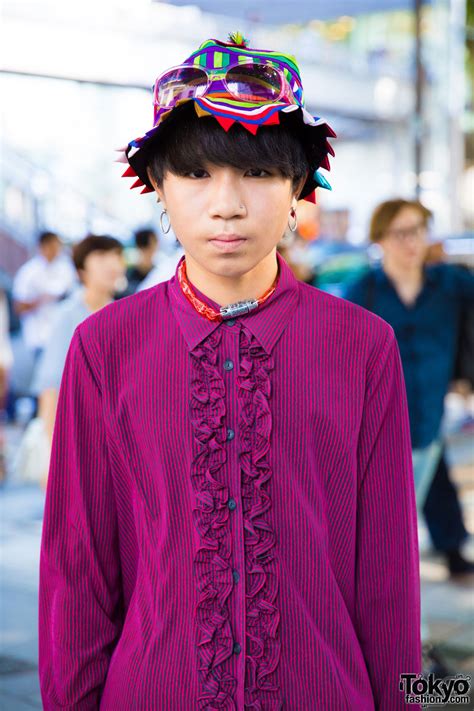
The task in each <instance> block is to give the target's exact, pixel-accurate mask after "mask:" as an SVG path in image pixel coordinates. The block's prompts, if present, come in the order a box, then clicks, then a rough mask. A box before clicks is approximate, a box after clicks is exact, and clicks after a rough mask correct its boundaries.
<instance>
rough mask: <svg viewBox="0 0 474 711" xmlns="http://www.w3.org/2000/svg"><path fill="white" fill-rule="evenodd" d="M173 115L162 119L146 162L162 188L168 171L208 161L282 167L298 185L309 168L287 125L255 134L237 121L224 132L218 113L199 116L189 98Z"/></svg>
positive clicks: (236, 165)
mask: <svg viewBox="0 0 474 711" xmlns="http://www.w3.org/2000/svg"><path fill="white" fill-rule="evenodd" d="M175 113H176V115H175V116H173V117H172V118H171V117H170V119H168V120H169V124H168V121H167V120H165V121H164V123H163V126H162V130H161V131H160V133H159V136H157V140H156V142H155V144H154V146H153V148H151V150H150V154H149V159H148V165H149V167H150V170H151V172H152V174H153V177H154V178H155V180H156V182H157V183H158V185H160V186H161V184H162V182H163V178H164V176H165V174H166V173H167V172H168V171H169V172H171V173H174V174H175V175H184V174H185V173H188V172H191V171H193V170H197V169H198V168H204V167H205V165H206V163H214V164H215V165H220V166H224V165H229V166H232V167H233V168H239V169H242V170H244V169H249V168H254V169H259V168H260V169H264V170H278V171H279V172H280V173H281V175H283V176H284V177H286V178H291V180H292V181H293V184H294V185H296V184H297V183H298V182H299V180H301V178H302V177H303V176H305V175H306V173H307V172H308V170H309V164H308V160H307V157H306V153H305V150H304V148H303V146H302V144H301V142H300V140H299V139H298V138H297V136H296V135H295V134H294V133H293V132H292V131H291V130H290V129H289V128H287V127H285V126H282V125H275V126H263V127H261V128H259V129H258V131H257V134H256V135H255V136H254V135H253V134H251V133H250V132H249V131H248V130H247V129H246V128H244V127H243V126H241V125H240V124H238V123H235V124H234V125H233V126H232V127H231V128H230V129H229V131H225V130H224V129H223V128H222V127H221V126H220V125H219V124H218V122H217V121H216V119H215V118H214V117H203V118H200V117H198V116H197V114H196V111H195V110H194V106H193V105H192V103H191V102H189V103H187V104H184V105H183V106H182V107H179V108H177V109H175Z"/></svg>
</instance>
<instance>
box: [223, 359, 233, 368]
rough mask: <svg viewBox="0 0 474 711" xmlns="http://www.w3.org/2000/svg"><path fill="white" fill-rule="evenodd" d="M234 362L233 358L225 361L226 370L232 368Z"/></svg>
mask: <svg viewBox="0 0 474 711" xmlns="http://www.w3.org/2000/svg"><path fill="white" fill-rule="evenodd" d="M233 367H234V364H233V362H232V361H231V360H226V361H224V370H232V368H233Z"/></svg>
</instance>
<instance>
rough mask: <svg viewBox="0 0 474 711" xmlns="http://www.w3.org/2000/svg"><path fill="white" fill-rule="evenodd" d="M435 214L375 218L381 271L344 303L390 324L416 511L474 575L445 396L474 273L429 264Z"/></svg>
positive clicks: (459, 569) (453, 561)
mask: <svg viewBox="0 0 474 711" xmlns="http://www.w3.org/2000/svg"><path fill="white" fill-rule="evenodd" d="M431 217H432V214H431V211H430V210H428V209H427V208H426V207H425V206H424V205H422V203H420V202H418V201H411V200H403V199H394V200H388V201H386V202H384V203H382V204H381V205H379V206H378V207H377V208H376V210H375V211H374V213H373V215H372V220H371V225H370V241H371V242H372V243H376V244H379V245H380V247H381V248H382V252H383V260H382V266H381V267H380V268H378V269H376V270H374V271H372V272H371V273H368V274H366V275H365V276H364V277H362V279H360V280H359V281H358V282H356V283H355V284H353V285H352V286H351V287H350V288H349V290H348V291H347V293H346V298H348V299H349V300H350V301H353V302H355V303H357V304H360V305H362V306H365V307H366V308H368V309H370V310H371V311H373V312H374V313H376V314H378V315H379V316H381V317H382V318H383V319H385V320H386V321H388V323H390V324H391V325H392V327H393V329H394V331H395V335H396V337H397V340H398V344H399V347H400V352H401V357H402V363H403V370H404V376H405V381H406V387H407V397H408V408H409V412H410V431H411V440H412V446H413V460H414V473H415V484H416V493H417V505H418V509H419V511H420V512H423V513H424V515H425V518H426V523H427V526H428V530H429V532H430V535H431V539H432V542H433V545H434V547H435V549H436V550H438V551H440V552H441V553H443V555H444V556H445V558H446V563H447V566H448V569H449V571H450V573H451V574H452V575H460V574H466V573H473V572H474V564H473V563H472V562H470V561H467V560H466V559H465V558H464V556H463V555H462V553H461V545H462V543H463V542H464V541H465V540H466V538H467V536H468V534H467V531H466V529H465V526H464V524H463V520H462V514H461V507H460V505H459V501H458V496H457V492H456V488H455V486H454V484H453V483H452V481H451V478H450V475H449V466H448V463H447V459H446V452H445V447H444V445H443V441H442V437H441V422H442V417H443V410H444V398H445V395H446V393H447V391H448V389H449V386H450V383H451V381H452V379H453V376H454V367H455V361H456V354H457V345H458V340H459V339H458V333H459V328H460V316H461V313H462V309H463V306H464V305H465V304H466V303H471V304H472V302H473V301H474V276H473V274H472V272H470V271H469V270H466V269H465V268H463V267H459V266H457V265H453V264H446V263H438V264H426V257H427V252H428V248H429V239H428V230H429V222H430V219H431Z"/></svg>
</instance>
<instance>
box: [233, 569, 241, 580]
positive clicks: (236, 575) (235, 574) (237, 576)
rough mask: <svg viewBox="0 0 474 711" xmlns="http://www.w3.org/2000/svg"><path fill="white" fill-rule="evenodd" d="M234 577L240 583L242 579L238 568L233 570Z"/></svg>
mask: <svg viewBox="0 0 474 711" xmlns="http://www.w3.org/2000/svg"><path fill="white" fill-rule="evenodd" d="M232 577H233V578H234V583H238V582H239V580H240V575H239V572H238V570H233V571H232Z"/></svg>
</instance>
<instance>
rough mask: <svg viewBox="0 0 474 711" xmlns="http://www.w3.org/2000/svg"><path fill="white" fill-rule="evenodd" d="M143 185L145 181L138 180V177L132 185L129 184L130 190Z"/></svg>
mask: <svg viewBox="0 0 474 711" xmlns="http://www.w3.org/2000/svg"><path fill="white" fill-rule="evenodd" d="M143 185H145V183H142V181H141V180H140V178H138V180H135V182H134V183H133V185H131V186H130V190H133V188H140V187H142V186H143Z"/></svg>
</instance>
